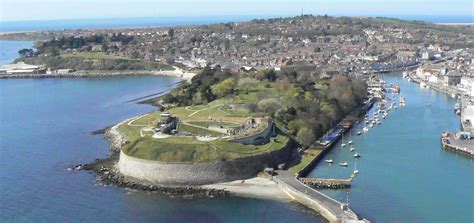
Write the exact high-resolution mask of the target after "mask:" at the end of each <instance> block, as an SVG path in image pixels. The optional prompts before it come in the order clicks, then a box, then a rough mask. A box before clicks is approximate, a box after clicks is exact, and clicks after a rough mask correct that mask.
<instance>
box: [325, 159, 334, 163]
mask: <svg viewBox="0 0 474 223" xmlns="http://www.w3.org/2000/svg"><path fill="white" fill-rule="evenodd" d="M324 162H326V163H333V162H334V161H332V159H329V160H324Z"/></svg>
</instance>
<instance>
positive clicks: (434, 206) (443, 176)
mask: <svg viewBox="0 0 474 223" xmlns="http://www.w3.org/2000/svg"><path fill="white" fill-rule="evenodd" d="M382 77H383V79H384V80H385V81H386V82H387V83H394V84H399V85H400V86H401V95H402V96H405V97H406V100H407V102H406V107H404V108H399V109H397V110H392V111H391V112H389V115H388V117H387V119H385V120H382V125H377V126H375V127H373V128H372V129H370V131H369V132H368V133H363V134H362V135H360V136H357V134H356V133H357V131H361V132H362V128H363V127H364V126H365V123H361V124H359V125H358V126H356V127H355V129H353V131H352V141H353V143H354V147H355V148H356V152H359V153H360V154H361V155H362V157H361V158H360V159H359V160H358V161H357V169H358V170H359V171H360V172H359V174H358V175H357V176H356V177H355V179H354V181H353V185H352V188H351V189H350V190H338V191H335V190H324V191H323V192H324V193H326V194H327V195H329V196H331V197H334V198H336V199H338V200H340V201H344V202H346V201H347V198H348V197H349V202H350V207H351V208H352V209H353V210H354V211H355V212H356V213H358V214H360V215H362V216H364V217H367V218H368V219H370V220H373V221H375V222H456V223H462V222H466V223H468V222H474V162H473V160H472V159H469V158H467V157H464V156H462V155H458V154H456V153H453V152H450V151H446V150H443V149H442V148H441V143H440V134H441V133H442V132H443V131H446V130H449V131H459V129H460V122H459V118H458V117H457V116H456V115H455V114H454V105H455V103H456V100H455V99H453V98H451V97H450V96H448V95H446V94H443V93H440V92H436V91H434V90H431V89H421V88H420V87H419V85H418V84H415V83H412V82H408V81H407V80H404V79H402V75H401V74H400V73H396V74H390V75H384V76H382ZM396 98H397V99H398V96H397V97H396ZM373 112H374V109H372V111H371V112H370V117H373ZM344 138H345V143H346V144H347V143H348V141H349V140H350V139H351V136H350V134H349V135H348V134H346V135H345V136H344ZM341 143H342V141H340V142H339V143H338V144H337V145H336V146H335V147H334V148H333V150H332V151H330V152H329V153H328V154H327V155H326V156H325V158H324V159H333V160H334V164H332V165H329V164H325V163H324V161H323V162H321V163H320V164H318V166H317V168H316V169H314V170H313V172H312V173H310V176H312V177H329V178H348V177H349V176H350V174H351V173H352V171H353V170H354V168H355V165H356V163H355V159H354V158H353V154H354V152H350V151H349V146H346V147H344V148H343V147H341ZM345 161H347V162H348V163H349V166H348V167H347V168H343V167H340V166H338V163H340V162H345Z"/></svg>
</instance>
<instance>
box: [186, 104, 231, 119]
mask: <svg viewBox="0 0 474 223" xmlns="http://www.w3.org/2000/svg"><path fill="white" fill-rule="evenodd" d="M222 105H224V104H218V105H214V106H211V107H208V108H203V109H199V110H191V109H190V108H189V106H188V107H186V108H185V109H186V110H188V111H194V112H193V113H191V114H189V115H188V117H192V116H193V115H195V114H197V113H199V112H202V111H206V110H208V109H211V108H215V107H218V106H222Z"/></svg>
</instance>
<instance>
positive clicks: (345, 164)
mask: <svg viewBox="0 0 474 223" xmlns="http://www.w3.org/2000/svg"><path fill="white" fill-rule="evenodd" d="M339 166H343V167H347V162H344V163H339Z"/></svg>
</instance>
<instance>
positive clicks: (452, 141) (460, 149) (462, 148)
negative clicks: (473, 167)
mask: <svg viewBox="0 0 474 223" xmlns="http://www.w3.org/2000/svg"><path fill="white" fill-rule="evenodd" d="M445 134H446V133H445ZM441 145H442V147H443V149H446V150H450V151H453V152H456V153H459V154H461V155H464V156H467V157H470V158H474V143H473V141H471V140H462V139H456V138H455V137H453V135H452V134H449V133H448V135H444V136H441Z"/></svg>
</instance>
